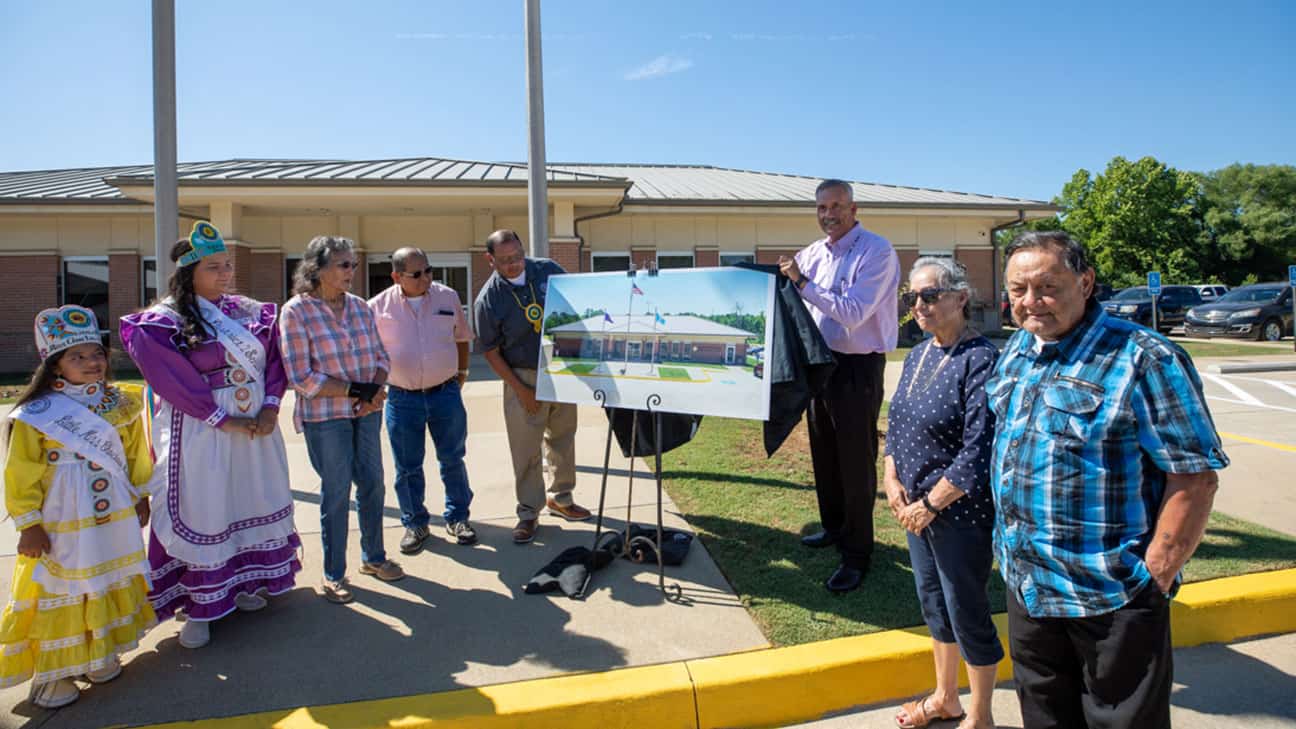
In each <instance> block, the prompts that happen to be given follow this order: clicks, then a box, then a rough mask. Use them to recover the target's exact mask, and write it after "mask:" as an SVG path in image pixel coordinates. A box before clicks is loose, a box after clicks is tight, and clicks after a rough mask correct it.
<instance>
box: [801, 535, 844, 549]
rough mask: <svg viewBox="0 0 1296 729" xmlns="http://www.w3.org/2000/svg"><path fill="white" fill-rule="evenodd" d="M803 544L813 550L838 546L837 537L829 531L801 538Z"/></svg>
mask: <svg viewBox="0 0 1296 729" xmlns="http://www.w3.org/2000/svg"><path fill="white" fill-rule="evenodd" d="M801 543H802V544H804V545H805V546H807V547H811V548H813V549H822V548H824V547H831V546H832V545H834V544H836V543H837V535H836V534H833V533H832V532H827V531H823V532H815V533H814V534H807V535H805V536H804V537H801Z"/></svg>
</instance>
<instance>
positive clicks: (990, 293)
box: [954, 248, 999, 302]
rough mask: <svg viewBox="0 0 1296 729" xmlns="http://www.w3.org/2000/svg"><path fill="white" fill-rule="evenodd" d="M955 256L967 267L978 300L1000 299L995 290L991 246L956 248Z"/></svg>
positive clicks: (969, 279)
mask: <svg viewBox="0 0 1296 729" xmlns="http://www.w3.org/2000/svg"><path fill="white" fill-rule="evenodd" d="M954 258H955V259H957V260H958V262H959V263H962V264H963V265H964V266H966V267H967V271H968V281H970V282H971V283H972V288H974V289H976V301H979V302H986V301H998V300H999V298H998V295H997V293H996V292H995V290H994V251H992V250H990V249H989V248H970V249H969V248H956V249H955V250H954Z"/></svg>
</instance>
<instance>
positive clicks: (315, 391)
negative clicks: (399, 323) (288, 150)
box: [279, 236, 405, 603]
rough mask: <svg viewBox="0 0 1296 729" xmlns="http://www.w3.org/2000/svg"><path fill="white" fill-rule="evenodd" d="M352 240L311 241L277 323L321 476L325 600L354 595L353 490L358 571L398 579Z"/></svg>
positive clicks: (370, 337)
mask: <svg viewBox="0 0 1296 729" xmlns="http://www.w3.org/2000/svg"><path fill="white" fill-rule="evenodd" d="M354 249H355V244H354V243H352V242H351V241H350V240H348V239H346V238H335V237H332V236H317V237H315V238H314V239H313V240H312V241H311V242H310V244H309V245H307V246H306V253H305V254H304V255H303V256H302V261H301V264H300V265H298V267H297V272H296V274H294V276H293V284H294V285H293V290H294V292H295V293H296V294H297V295H296V296H294V297H293V298H292V299H290V300H289V301H288V303H286V304H284V307H283V314H282V316H281V318H280V321H279V331H280V336H281V339H282V341H281V348H282V350H283V363H284V370H285V372H286V373H287V375H288V384H289V385H291V386H292V388H293V389H294V390H296V391H297V402H296V406H295V407H294V409H293V423H294V425H295V426H296V428H297V430H298V432H302V433H305V435H306V450H307V452H308V453H309V455H310V461H311V465H312V466H313V467H314V468H315V472H316V473H318V474H319V477H320V529H321V534H320V537H321V541H322V542H323V544H324V583H323V585H322V586H321V590H322V592H323V594H324V597H325V598H326V599H328V600H329V601H331V602H337V603H344V602H350V601H351V600H352V599H353V595H352V593H351V590H350V588H349V587H348V586H347V580H346V543H347V505H348V504H349V503H350V501H351V483H352V481H354V482H355V485H356V504H357V507H358V511H359V512H360V555H361V558H362V564H361V565H360V573H361V574H365V575H373V576H375V577H377V578H378V579H380V580H384V581H387V582H392V581H395V580H399V579H401V578H402V577H404V576H405V573H404V571H402V570H401V568H400V565H398V564H396V563H395V562H393V561H391V560H389V559H387V554H386V552H384V551H383V535H382V508H383V491H384V485H383V467H382V450H381V446H380V439H379V432H380V430H381V428H382V416H381V412H382V407H383V401H384V399H385V397H386V395H385V393H384V392H383V384H384V383H385V382H386V381H387V371H388V369H389V367H390V365H389V364H388V359H387V351H386V350H385V349H383V345H382V340H380V339H379V338H378V327H377V325H376V324H375V322H374V318H373V312H372V311H371V310H370V309H369V306H368V305H367V304H366V303H365V300H364V299H362V298H360V297H359V296H356V295H354V294H351V293H349V292H348V289H350V288H351V280H352V279H353V278H354V276H355V272H356V258H355V251H354Z"/></svg>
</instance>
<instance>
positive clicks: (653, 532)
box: [625, 524, 693, 567]
mask: <svg viewBox="0 0 1296 729" xmlns="http://www.w3.org/2000/svg"><path fill="white" fill-rule="evenodd" d="M692 544H693V535H692V534H689V533H688V532H682V531H680V530H678V529H667V528H665V527H662V564H663V565H668V566H671V567H675V566H678V565H681V564H684V558H685V557H687V556H688V552H689V546H691V545H692ZM625 556H626V558H627V559H630V560H633V561H635V562H651V563H653V564H657V527H656V526H651V527H643V526H639V525H638V524H631V525H630V546H629V548H628V549H626V553H625Z"/></svg>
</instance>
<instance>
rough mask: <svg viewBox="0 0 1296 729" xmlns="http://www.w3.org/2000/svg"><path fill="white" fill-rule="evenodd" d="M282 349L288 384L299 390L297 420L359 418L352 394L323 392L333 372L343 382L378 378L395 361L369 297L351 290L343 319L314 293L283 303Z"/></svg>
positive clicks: (299, 422)
mask: <svg viewBox="0 0 1296 729" xmlns="http://www.w3.org/2000/svg"><path fill="white" fill-rule="evenodd" d="M279 336H280V345H281V346H280V348H281V349H282V352H283V365H284V372H285V373H287V375H288V384H289V385H291V386H292V388H293V389H294V390H296V391H297V404H296V406H295V407H294V408H293V425H294V426H295V427H296V428H297V432H299V433H300V432H301V430H302V423H304V422H310V423H317V422H320V421H324V420H336V419H338V418H350V417H353V413H352V410H351V398H349V397H346V396H342V397H320V396H319V391H320V388H321V387H323V386H324V383H325V382H327V381H328V378H330V377H332V378H334V379H337V380H342V381H343V382H373V381H374V380H375V379H376V378H377V376H378V371H379V370H382V371H384V372H387V371H389V370H390V369H391V365H390V364H389V362H388V359H387V350H386V349H384V348H383V343H382V339H380V338H379V337H378V326H377V324H376V323H375V322H374V317H373V311H371V310H370V309H369V305H368V304H366V303H365V300H364V299H362V298H360V297H359V296H355V295H354V294H347V295H346V309H345V310H344V311H343V314H342V318H341V320H340V321H339V320H338V318H337V317H335V316H334V315H333V312H332V311H330V310H329V308H328V304H325V303H324V301H323V300H321V299H319V298H317V297H315V296H311V295H310V294H298V295H297V296H294V297H292V299H290V300H289V301H288V303H286V304H284V306H283V313H282V314H280V318H279Z"/></svg>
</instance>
